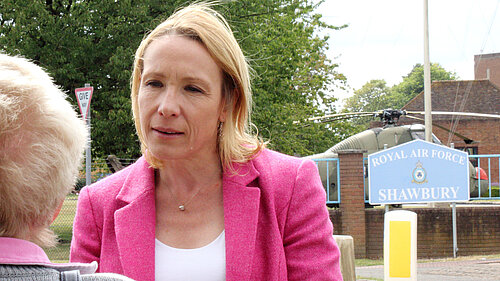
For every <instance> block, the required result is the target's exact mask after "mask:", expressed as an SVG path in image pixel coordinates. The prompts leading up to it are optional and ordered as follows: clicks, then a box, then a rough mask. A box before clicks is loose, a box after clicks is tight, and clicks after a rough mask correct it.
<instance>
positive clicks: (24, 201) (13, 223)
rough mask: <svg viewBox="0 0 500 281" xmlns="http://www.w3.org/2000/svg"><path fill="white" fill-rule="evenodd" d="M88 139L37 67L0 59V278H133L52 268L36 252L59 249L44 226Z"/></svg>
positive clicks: (83, 267) (85, 267)
mask: <svg viewBox="0 0 500 281" xmlns="http://www.w3.org/2000/svg"><path fill="white" fill-rule="evenodd" d="M86 138H87V129H86V127H85V125H84V123H83V122H82V121H81V120H80V119H79V118H78V117H77V115H76V112H75V110H74V109H73V108H72V106H71V104H70V103H69V102H68V101H67V100H66V95H65V94H64V93H63V92H61V90H59V89H58V88H57V87H56V86H55V85H54V84H52V81H51V79H50V78H49V76H48V75H47V74H46V73H45V72H44V71H43V70H42V69H41V68H40V67H38V66H36V65H35V64H33V63H31V62H29V61H27V60H25V59H23V58H20V57H11V56H8V55H5V54H0V280H45V281H48V280H60V279H61V278H68V279H69V278H71V277H73V278H80V279H81V280H130V279H129V278H125V277H121V276H118V275H99V274H91V273H94V272H95V271H96V268H97V263H95V262H93V263H89V264H83V263H72V264H64V263H58V264H53V263H51V262H50V261H49V259H48V258H47V255H46V254H45V253H44V251H43V250H42V248H41V247H49V246H54V245H55V244H56V241H55V238H56V237H55V235H54V233H53V232H52V231H51V230H50V229H49V225H50V223H51V222H52V221H53V220H54V219H55V217H56V216H57V214H58V213H59V210H60V209H61V206H62V203H63V201H64V198H65V197H66V195H67V194H68V192H69V191H70V190H71V188H72V187H73V185H74V183H75V179H76V175H77V173H78V168H79V166H80V163H81V159H82V152H83V149H84V147H85V143H86ZM80 274H82V275H81V276H80ZM75 280H76V279H75Z"/></svg>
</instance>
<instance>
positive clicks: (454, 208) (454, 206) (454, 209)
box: [451, 202, 458, 258]
mask: <svg viewBox="0 0 500 281" xmlns="http://www.w3.org/2000/svg"><path fill="white" fill-rule="evenodd" d="M451 215H452V221H453V257H454V258H456V257H457V252H458V247H457V203H456V202H453V203H451Z"/></svg>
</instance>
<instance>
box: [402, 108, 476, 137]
mask: <svg viewBox="0 0 500 281" xmlns="http://www.w3.org/2000/svg"><path fill="white" fill-rule="evenodd" d="M406 117H407V118H411V119H415V120H420V121H425V120H424V119H422V118H419V117H415V116H411V115H406ZM432 126H434V127H438V128H439V129H442V130H445V131H447V132H449V133H452V134H454V135H455V136H457V137H459V138H461V139H462V140H463V141H464V142H465V143H466V144H471V143H477V142H476V141H474V140H471V139H470V138H468V137H466V136H463V135H461V134H459V133H457V132H453V131H452V130H450V129H448V128H446V127H443V126H441V125H438V124H436V123H434V122H433V123H432Z"/></svg>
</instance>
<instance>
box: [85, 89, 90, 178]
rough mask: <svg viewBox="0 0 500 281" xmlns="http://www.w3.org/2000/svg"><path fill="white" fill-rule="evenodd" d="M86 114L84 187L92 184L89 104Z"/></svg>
mask: <svg viewBox="0 0 500 281" xmlns="http://www.w3.org/2000/svg"><path fill="white" fill-rule="evenodd" d="M89 87H90V84H88V83H85V88H89ZM88 107H89V108H88V114H87V129H88V130H89V137H88V143H87V149H86V150H85V185H87V186H88V185H90V184H91V183H92V177H91V175H92V156H91V155H90V143H91V137H90V115H91V114H90V103H89V105H88Z"/></svg>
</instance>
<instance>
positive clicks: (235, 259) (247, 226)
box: [223, 161, 260, 281]
mask: <svg viewBox="0 0 500 281" xmlns="http://www.w3.org/2000/svg"><path fill="white" fill-rule="evenodd" d="M237 166H239V167H237V169H236V170H237V171H238V175H232V174H230V172H226V173H225V174H224V177H223V200H224V228H225V232H226V234H225V235H226V280H228V281H231V280H241V281H245V280H249V279H250V274H251V272H252V263H253V253H254V249H255V237H256V231H257V222H258V215H259V204H260V189H259V188H258V187H253V186H251V185H252V184H251V183H252V182H253V181H254V180H255V179H256V178H257V177H258V176H259V172H258V171H257V170H256V169H255V168H254V166H253V164H252V162H251V161H249V162H248V163H246V164H238V165H237Z"/></svg>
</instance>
